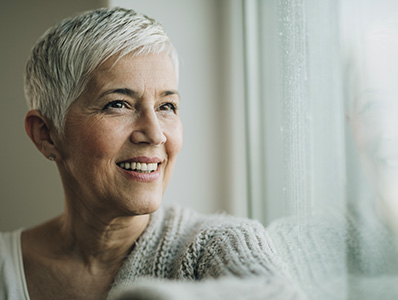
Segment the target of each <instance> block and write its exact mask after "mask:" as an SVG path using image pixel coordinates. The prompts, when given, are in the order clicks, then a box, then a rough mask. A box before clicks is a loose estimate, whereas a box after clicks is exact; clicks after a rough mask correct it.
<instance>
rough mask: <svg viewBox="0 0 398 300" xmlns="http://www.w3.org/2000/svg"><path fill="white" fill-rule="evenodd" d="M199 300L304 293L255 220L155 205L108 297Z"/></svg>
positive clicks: (284, 296)
mask: <svg viewBox="0 0 398 300" xmlns="http://www.w3.org/2000/svg"><path fill="white" fill-rule="evenodd" d="M215 279H217V280H215ZM204 298H205V299H208V300H211V299H214V300H215V299H262V300H264V299H302V298H303V296H302V294H301V292H300V291H299V289H298V287H297V286H296V285H294V284H293V282H292V281H291V279H290V276H289V274H288V272H287V268H286V267H285V266H284V264H283V262H282V261H281V259H280V258H279V255H278V254H277V253H275V251H274V247H273V245H272V243H271V240H270V239H269V237H268V235H267V233H266V231H265V229H264V227H263V226H262V225H261V224H260V223H258V222H255V221H251V220H247V219H239V218H235V217H231V216H227V215H213V216H207V215H201V214H198V213H195V212H193V211H191V210H187V209H183V208H180V207H169V208H164V209H160V210H159V211H157V212H156V213H154V214H153V215H152V216H151V221H150V223H149V225H148V227H147V229H146V230H145V232H144V233H143V234H142V236H141V237H140V238H139V240H138V241H137V242H136V244H135V246H134V247H133V249H132V251H131V253H130V255H129V256H128V257H127V258H126V261H125V262H124V264H123V266H122V267H121V269H120V271H119V273H118V275H117V276H116V279H115V282H114V285H113V288H112V289H111V291H110V293H109V297H108V299H148V300H154V299H158V300H160V299H174V300H176V299H204Z"/></svg>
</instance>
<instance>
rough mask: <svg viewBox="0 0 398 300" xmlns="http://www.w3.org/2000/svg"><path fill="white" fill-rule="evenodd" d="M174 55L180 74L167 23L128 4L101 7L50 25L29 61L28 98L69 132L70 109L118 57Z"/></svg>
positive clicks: (35, 106) (28, 100)
mask: <svg viewBox="0 0 398 300" xmlns="http://www.w3.org/2000/svg"><path fill="white" fill-rule="evenodd" d="M130 53H132V54H133V55H145V54H160V53H164V54H166V55H169V56H170V57H171V59H172V60H173V63H174V66H175V70H176V74H177V77H178V57H177V53H176V50H175V48H174V47H173V45H172V44H171V42H170V39H169V37H168V36H167V34H166V32H165V30H164V29H163V27H162V26H161V25H160V24H159V23H158V22H156V21H155V20H153V19H151V18H148V17H147V16H145V15H143V14H140V13H136V12H135V11H133V10H129V9H124V8H112V9H108V8H102V9H96V10H92V11H88V12H84V13H82V14H79V15H77V16H75V17H72V18H68V19H65V20H63V21H61V22H60V23H58V24H57V25H55V26H53V27H51V28H49V29H48V30H47V31H46V32H45V33H44V34H43V36H42V37H40V38H39V40H38V41H37V42H36V44H35V45H34V47H33V49H32V50H31V53H30V56H29V58H28V61H27V63H26V69H25V78H24V79H25V96H26V100H27V104H28V107H29V109H37V110H39V111H40V112H41V113H42V114H43V115H44V116H45V117H47V118H49V119H50V120H51V121H52V122H53V124H54V126H55V128H56V129H57V131H58V133H60V134H61V135H62V134H63V132H64V123H65V116H66V114H67V111H68V108H69V107H70V105H71V104H72V102H73V101H74V100H76V99H77V98H78V97H79V96H80V95H81V93H82V92H83V91H84V89H85V88H86V86H87V83H88V80H89V79H90V75H91V73H92V72H93V71H94V70H95V69H96V68H97V67H98V66H99V65H100V64H102V63H103V62H105V61H106V60H107V59H109V58H110V57H111V56H113V55H116V54H117V55H118V59H120V58H121V57H123V56H125V55H127V54H130Z"/></svg>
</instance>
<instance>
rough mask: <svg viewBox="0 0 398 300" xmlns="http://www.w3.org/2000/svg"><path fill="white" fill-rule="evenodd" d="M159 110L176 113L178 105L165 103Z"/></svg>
mask: <svg viewBox="0 0 398 300" xmlns="http://www.w3.org/2000/svg"><path fill="white" fill-rule="evenodd" d="M159 110H162V111H174V112H175V111H176V110H177V104H175V103H172V102H167V103H163V104H162V105H160V106H159Z"/></svg>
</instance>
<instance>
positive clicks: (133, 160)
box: [117, 156, 163, 164]
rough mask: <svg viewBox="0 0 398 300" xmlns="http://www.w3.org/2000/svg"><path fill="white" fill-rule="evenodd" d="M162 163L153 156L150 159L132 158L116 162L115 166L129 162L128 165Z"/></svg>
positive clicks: (143, 157) (144, 157) (145, 157)
mask: <svg viewBox="0 0 398 300" xmlns="http://www.w3.org/2000/svg"><path fill="white" fill-rule="evenodd" d="M162 161H163V160H162V159H161V158H159V157H156V156H153V157H150V156H136V157H133V158H128V159H125V160H121V161H118V162H117V164H120V163H122V162H129V163H131V162H139V163H146V164H153V163H156V164H160V163H162Z"/></svg>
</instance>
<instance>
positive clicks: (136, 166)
mask: <svg viewBox="0 0 398 300" xmlns="http://www.w3.org/2000/svg"><path fill="white" fill-rule="evenodd" d="M118 165H119V166H120V167H121V168H123V169H125V170H134V171H136V172H145V173H150V172H153V171H156V169H157V168H158V164H157V163H151V164H146V163H139V162H131V163H129V162H125V163H124V162H123V163H120V164H118Z"/></svg>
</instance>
